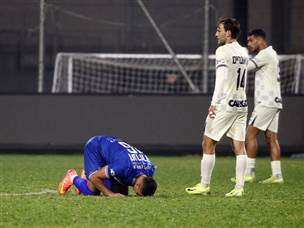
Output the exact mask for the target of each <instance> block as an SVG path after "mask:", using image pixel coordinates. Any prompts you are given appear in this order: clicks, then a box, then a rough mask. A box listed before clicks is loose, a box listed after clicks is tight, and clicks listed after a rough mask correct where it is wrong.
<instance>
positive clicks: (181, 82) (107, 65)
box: [52, 53, 304, 94]
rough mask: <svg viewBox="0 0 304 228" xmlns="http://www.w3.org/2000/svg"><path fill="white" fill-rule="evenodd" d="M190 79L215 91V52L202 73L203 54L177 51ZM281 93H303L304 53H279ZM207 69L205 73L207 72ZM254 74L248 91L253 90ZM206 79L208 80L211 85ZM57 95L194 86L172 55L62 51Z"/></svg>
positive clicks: (183, 91)
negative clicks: (185, 76)
mask: <svg viewBox="0 0 304 228" xmlns="http://www.w3.org/2000/svg"><path fill="white" fill-rule="evenodd" d="M176 57H177V58H178V60H179V62H180V63H181V64H182V66H183V68H184V69H185V71H186V72H187V74H188V75H189V78H190V79H191V81H192V82H193V83H194V85H195V86H196V87H198V88H199V90H200V91H203V88H204V86H205V87H207V93H212V92H213V89H214V75H215V74H214V71H215V68H214V65H215V64H214V58H215V56H214V55H209V58H208V69H207V71H203V69H202V67H203V61H202V56H201V55H195V54H192V55H191V54H184V55H176ZM279 59H280V77H281V88H282V93H283V94H299V93H304V91H303V90H304V89H303V88H302V87H303V86H302V85H303V81H304V75H303V64H304V56H303V55H280V56H279ZM203 72H207V75H203ZM252 74H253V73H250V74H249V76H248V80H247V92H248V93H249V94H252V93H253V90H254V77H252ZM204 83H207V85H206V84H205V85H204ZM52 92H53V93H104V94H140V93H147V94H191V93H193V90H192V89H191V88H190V87H189V83H188V82H187V80H185V78H184V77H183V76H182V74H181V72H180V71H179V69H178V67H177V66H176V64H175V62H174V61H173V59H172V56H171V55H168V54H97V53H95V54H93V53H92V54H91V53H88V54H86V53H59V54H57V57H56V62H55V70H54V78H53V85H52Z"/></svg>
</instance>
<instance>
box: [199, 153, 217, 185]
mask: <svg viewBox="0 0 304 228" xmlns="http://www.w3.org/2000/svg"><path fill="white" fill-rule="evenodd" d="M214 164H215V154H203V158H202V160H201V184H202V185H209V184H210V180H211V175H212V171H213V167H214Z"/></svg>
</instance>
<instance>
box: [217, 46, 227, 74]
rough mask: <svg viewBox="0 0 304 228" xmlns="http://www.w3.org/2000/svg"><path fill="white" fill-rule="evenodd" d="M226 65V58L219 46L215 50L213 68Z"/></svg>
mask: <svg viewBox="0 0 304 228" xmlns="http://www.w3.org/2000/svg"><path fill="white" fill-rule="evenodd" d="M219 67H228V63H227V59H226V57H225V53H224V50H223V48H222V47H219V48H217V49H216V51H215V68H216V69H217V68H219Z"/></svg>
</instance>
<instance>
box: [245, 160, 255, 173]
mask: <svg viewBox="0 0 304 228" xmlns="http://www.w3.org/2000/svg"><path fill="white" fill-rule="evenodd" d="M255 160H256V159H255V158H248V157H247V168H246V172H245V173H246V174H250V175H255V173H254V170H255Z"/></svg>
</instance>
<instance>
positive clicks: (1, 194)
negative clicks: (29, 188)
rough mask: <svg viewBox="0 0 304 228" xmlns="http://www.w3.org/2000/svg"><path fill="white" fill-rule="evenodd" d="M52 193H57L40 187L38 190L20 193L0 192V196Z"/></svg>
mask: <svg viewBox="0 0 304 228" xmlns="http://www.w3.org/2000/svg"><path fill="white" fill-rule="evenodd" d="M54 193H57V191H55V190H51V189H42V190H41V191H40V192H22V193H6V192H0V196H35V195H44V194H54Z"/></svg>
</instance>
